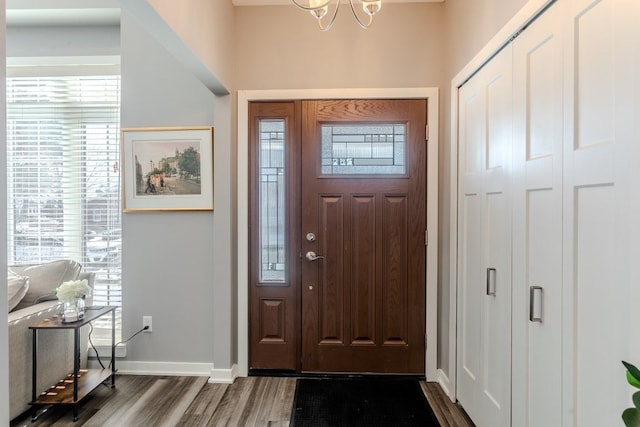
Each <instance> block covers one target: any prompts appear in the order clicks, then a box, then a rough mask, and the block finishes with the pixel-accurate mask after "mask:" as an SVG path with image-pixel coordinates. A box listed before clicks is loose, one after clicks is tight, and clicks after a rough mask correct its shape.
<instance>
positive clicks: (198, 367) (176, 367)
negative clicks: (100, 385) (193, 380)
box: [89, 360, 213, 377]
mask: <svg viewBox="0 0 640 427" xmlns="http://www.w3.org/2000/svg"><path fill="white" fill-rule="evenodd" d="M94 363H95V364H96V365H97V362H96V361H95V360H91V361H90V365H89V366H90V367H92V365H93V364H94ZM102 363H104V361H103V362H102ZM107 363H108V361H107ZM212 368H213V363H184V362H130V361H118V360H116V370H117V372H118V374H126V375H168V376H185V377H196V376H203V377H208V376H209V375H210V373H211V370H212Z"/></svg>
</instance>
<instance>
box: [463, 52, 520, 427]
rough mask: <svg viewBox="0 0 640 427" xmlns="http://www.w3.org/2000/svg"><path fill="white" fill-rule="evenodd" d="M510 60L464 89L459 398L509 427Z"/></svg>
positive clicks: (476, 415) (497, 61) (490, 422)
mask: <svg viewBox="0 0 640 427" xmlns="http://www.w3.org/2000/svg"><path fill="white" fill-rule="evenodd" d="M511 69H512V57H511V46H508V47H506V48H505V49H503V51H502V52H500V53H499V54H498V55H497V56H496V57H495V58H493V59H492V60H491V61H490V63H488V64H487V65H485V66H484V67H483V68H482V69H481V70H480V71H479V72H478V73H477V74H476V75H475V76H474V77H473V78H472V79H470V80H469V81H468V82H467V83H465V85H464V86H463V87H462V88H461V89H460V92H459V97H460V98H459V123H460V128H459V135H460V140H459V147H460V149H459V153H460V157H459V160H458V161H459V166H458V170H459V179H458V182H459V192H458V197H459V200H458V209H459V212H458V227H459V232H458V239H459V240H458V254H459V255H458V256H459V259H458V278H459V279H458V325H459V332H458V362H457V365H458V366H457V372H458V375H457V378H458V380H457V381H458V384H457V392H458V400H459V401H460V403H461V404H462V406H463V407H464V408H465V410H466V411H467V413H468V414H469V415H470V416H471V418H472V419H473V421H474V422H475V423H476V425H477V426H478V427H483V426H491V427H500V426H508V425H509V424H510V411H511V390H510V385H511V243H510V242H511V232H510V221H511V219H510V218H511V215H510V209H511V205H510V203H511V202H510V199H509V184H508V183H509V181H508V179H509V175H510V163H511V156H512V154H511V136H512V124H511V122H512V81H511Z"/></svg>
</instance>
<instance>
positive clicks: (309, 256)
mask: <svg viewBox="0 0 640 427" xmlns="http://www.w3.org/2000/svg"><path fill="white" fill-rule="evenodd" d="M305 257H306V258H307V259H308V260H309V261H315V260H317V259H321V258H324V255H316V253H315V252H313V251H309V252H307V254H306V255H305Z"/></svg>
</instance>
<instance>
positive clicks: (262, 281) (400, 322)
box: [249, 100, 427, 374]
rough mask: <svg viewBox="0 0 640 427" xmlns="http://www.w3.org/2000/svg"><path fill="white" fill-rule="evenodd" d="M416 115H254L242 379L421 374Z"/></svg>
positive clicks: (339, 109) (298, 111)
mask: <svg viewBox="0 0 640 427" xmlns="http://www.w3.org/2000/svg"><path fill="white" fill-rule="evenodd" d="M274 108H275V110H273V109H274ZM426 108H427V104H426V101H425V100H339V101H302V102H298V101H296V102H291V103H283V104H279V103H271V104H260V103H256V105H252V106H251V111H252V113H251V114H250V116H251V118H252V130H251V135H252V136H251V139H252V147H253V148H252V154H251V156H252V161H251V162H250V164H251V171H253V172H252V174H253V175H252V178H251V182H252V188H251V191H250V192H251V194H252V196H251V205H252V207H251V212H250V218H251V221H250V224H251V233H250V234H251V236H252V237H251V241H250V248H251V249H250V265H251V271H250V276H251V285H250V314H249V316H250V323H249V324H250V360H249V366H250V368H254V369H256V368H262V369H291V370H296V371H306V372H342V373H347V372H354V373H355V372H357V373H366V372H371V373H412V374H424V367H425V365H424V364H425V288H426V284H425V253H426V248H425V229H426V142H425V136H426V135H425V132H426V131H425V127H426V115H427V111H426ZM278 126H280V127H278ZM278 129H281V130H282V132H283V134H282V135H281V134H280V131H279V130H278ZM271 137H275V140H274V141H275V142H271V141H272V140H271V139H269V138H271ZM280 139H281V140H282V141H280ZM265 141H266V142H265ZM274 147H275V149H274ZM279 147H282V148H281V150H282V153H280V152H279V149H280V148H279ZM281 166H282V167H281ZM258 171H260V172H258ZM283 192H284V194H285V195H284V197H283V198H282V199H277V200H276V198H277V197H281V196H282V193H283ZM280 211H281V212H280ZM272 217H273V218H275V219H270V218H272ZM270 224H271V225H270ZM276 229H278V230H280V231H279V233H280V235H277V234H278V233H276V232H275V231H274V230H276ZM261 233H262V234H261Z"/></svg>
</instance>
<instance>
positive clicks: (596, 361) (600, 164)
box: [563, 0, 640, 427]
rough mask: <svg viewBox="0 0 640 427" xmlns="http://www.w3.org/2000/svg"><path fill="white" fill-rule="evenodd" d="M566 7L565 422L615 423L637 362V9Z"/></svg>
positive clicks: (598, 0)
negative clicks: (628, 371) (629, 366)
mask: <svg viewBox="0 0 640 427" xmlns="http://www.w3.org/2000/svg"><path fill="white" fill-rule="evenodd" d="M567 3H568V4H569V6H570V9H569V14H568V16H567V19H566V21H565V26H566V29H567V42H566V51H567V52H568V54H567V55H566V56H565V57H566V59H567V61H568V64H567V66H566V67H565V79H566V80H565V81H566V83H565V90H566V94H565V100H566V102H565V113H566V117H565V123H567V124H570V126H567V129H566V140H565V152H564V171H565V178H564V216H565V224H564V227H563V232H564V254H563V258H564V267H565V268H564V282H565V290H566V292H565V294H564V307H563V314H564V319H563V320H564V326H565V328H566V331H565V333H566V335H567V336H568V337H571V339H567V340H563V342H564V348H563V351H564V354H565V360H564V370H563V372H564V376H565V378H564V384H565V398H564V399H563V405H564V414H565V419H564V421H565V422H564V425H571V426H574V425H575V426H581V427H582V426H585V427H589V426H614V425H621V424H622V422H621V420H620V414H621V413H622V411H623V409H624V408H625V407H628V406H631V400H630V396H631V389H630V388H629V387H628V386H627V385H626V384H625V378H624V369H623V368H621V364H620V360H622V359H631V360H633V361H635V362H636V363H638V362H640V354H638V353H637V352H636V353H632V352H630V351H629V350H630V348H633V346H634V344H633V342H634V341H638V333H637V328H638V324H637V323H636V322H634V319H635V320H637V317H632V316H636V315H635V314H633V313H634V312H636V311H637V303H638V301H637V299H635V300H634V298H632V297H633V296H636V297H637V295H638V293H637V291H636V290H635V289H636V288H637V287H638V282H637V280H634V277H635V279H637V277H638V276H637V273H636V271H637V270H638V265H639V262H640V254H639V253H638V244H637V243H636V242H635V241H632V236H634V233H635V235H636V236H637V228H638V216H639V215H640V213H639V212H638V211H637V207H638V204H637V200H638V193H639V192H640V189H638V185H639V183H640V180H638V172H637V170H638V168H639V167H640V162H639V161H638V160H639V159H638V157H637V154H638V151H637V146H638V144H639V140H638V125H637V122H638V120H640V117H639V116H638V90H637V84H638V77H637V75H638V73H639V72H640V70H638V47H637V45H638V44H639V43H640V36H639V33H638V29H637V27H638V25H639V24H638V23H639V22H640V19H639V18H640V12H639V11H640V2H638V1H637V0H571V1H568V2H567ZM634 153H635V154H636V156H635V157H634V155H633V154H634ZM633 207H635V208H636V210H635V211H634V210H633ZM635 349H637V347H635Z"/></svg>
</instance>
